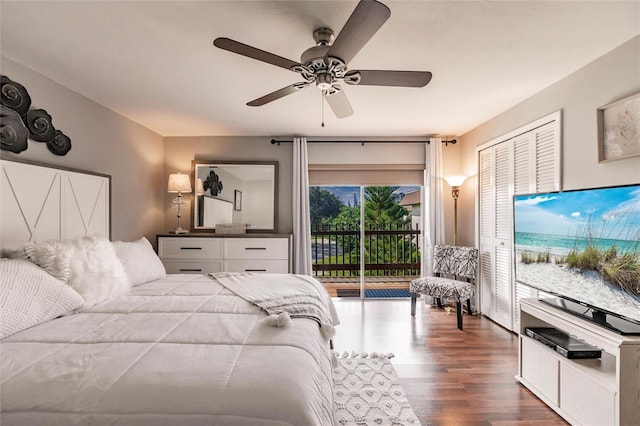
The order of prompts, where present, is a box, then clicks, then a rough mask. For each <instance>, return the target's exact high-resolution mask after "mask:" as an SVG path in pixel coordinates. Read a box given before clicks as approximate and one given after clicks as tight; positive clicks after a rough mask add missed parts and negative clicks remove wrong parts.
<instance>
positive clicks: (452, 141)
mask: <svg viewBox="0 0 640 426" xmlns="http://www.w3.org/2000/svg"><path fill="white" fill-rule="evenodd" d="M425 142H426V143H430V142H429V141H307V143H359V144H362V146H364V144H365V143H425ZM281 143H293V140H276V139H271V144H272V145H275V144H278V145H280V144H281ZM442 143H443V144H444V146H449V144H451V145H455V144H456V143H458V141H457V140H455V139H452V140H450V141H442Z"/></svg>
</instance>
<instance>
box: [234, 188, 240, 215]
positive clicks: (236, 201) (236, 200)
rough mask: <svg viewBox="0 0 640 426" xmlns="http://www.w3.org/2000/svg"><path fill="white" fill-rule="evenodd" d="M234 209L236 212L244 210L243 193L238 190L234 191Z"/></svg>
mask: <svg viewBox="0 0 640 426" xmlns="http://www.w3.org/2000/svg"><path fill="white" fill-rule="evenodd" d="M233 209H234V210H235V211H240V210H242V192H240V191H238V190H237V189H236V190H234V191H233Z"/></svg>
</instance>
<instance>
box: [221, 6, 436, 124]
mask: <svg viewBox="0 0 640 426" xmlns="http://www.w3.org/2000/svg"><path fill="white" fill-rule="evenodd" d="M390 15H391V11H390V10H389V8H388V7H387V6H385V5H384V4H382V3H380V2H378V1H375V0H360V2H359V3H358V5H357V6H356V8H355V9H354V11H353V13H352V14H351V16H350V17H349V20H348V21H347V23H346V24H345V25H344V27H343V28H342V31H340V33H339V34H338V36H337V37H335V40H334V36H333V31H332V30H331V29H330V28H325V27H322V28H317V29H316V30H315V31H314V32H313V39H314V40H315V42H316V45H315V46H313V47H311V48H309V49H307V50H305V51H304V52H303V53H302V56H301V58H300V62H296V61H292V60H290V59H287V58H283V57H281V56H278V55H275V54H273V53H269V52H265V51H264V50H260V49H257V48H255V47H252V46H249V45H247V44H244V43H240V42H238V41H235V40H231V39H229V38H226V37H219V38H216V39H215V40H214V41H213V45H214V46H216V47H219V48H220V49H224V50H228V51H230V52H233V53H237V54H238V55H243V56H246V57H248V58H252V59H256V60H258V61H262V62H266V63H268V64H271V65H275V66H277V67H281V68H285V69H288V70H291V71H293V72H296V73H298V74H300V75H301V76H302V78H303V79H304V81H301V82H298V83H293V84H292V85H290V86H286V87H283V88H282V89H279V90H276V91H275V92H271V93H269V94H267V95H265V96H262V97H260V98H257V99H254V100H252V101H251V102H248V103H247V105H249V106H261V105H265V104H267V103H269V102H273V101H275V100H277V99H280V98H283V97H285V96H287V95H290V94H292V93H295V92H298V91H300V90H302V89H304V88H306V87H308V86H309V85H311V84H312V83H315V85H316V87H318V89H320V90H321V91H322V95H323V97H324V98H325V99H326V100H327V103H328V104H329V106H330V107H331V109H332V110H333V113H334V114H335V115H336V117H338V118H344V117H348V116H350V115H352V114H353V109H352V108H351V104H350V103H349V100H348V99H347V97H346V95H345V93H344V91H343V89H342V87H341V86H340V85H339V84H338V82H340V81H343V82H345V83H346V84H350V85H354V86H397V87H424V86H426V85H427V84H428V83H429V81H431V76H432V74H431V73H430V72H428V71H384V70H348V68H347V64H348V63H349V62H350V61H351V60H352V59H353V58H354V57H355V56H356V54H357V53H358V52H359V51H360V49H362V47H363V46H364V45H365V44H366V43H367V42H368V41H369V39H371V37H373V35H374V34H375V33H376V32H377V31H378V30H379V29H380V27H382V25H383V24H384V23H385V22H386V21H387V19H389V16H390Z"/></svg>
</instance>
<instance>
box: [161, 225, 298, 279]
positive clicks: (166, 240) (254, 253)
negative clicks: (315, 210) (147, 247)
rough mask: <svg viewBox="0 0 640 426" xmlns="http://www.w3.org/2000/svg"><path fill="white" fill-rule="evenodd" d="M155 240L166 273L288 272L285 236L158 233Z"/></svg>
mask: <svg viewBox="0 0 640 426" xmlns="http://www.w3.org/2000/svg"><path fill="white" fill-rule="evenodd" d="M156 238H157V240H158V241H157V242H158V256H159V257H160V260H162V263H163V264H164V266H165V268H166V270H167V273H168V274H184V273H193V274H207V273H212V272H261V273H282V274H284V273H289V272H290V271H291V264H290V263H291V262H290V258H291V256H290V251H291V250H290V246H291V236H290V235H288V234H241V235H229V234H219V235H216V234H201V233H193V234H181V235H175V234H158V235H157V236H156Z"/></svg>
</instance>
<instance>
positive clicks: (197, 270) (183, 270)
mask: <svg viewBox="0 0 640 426" xmlns="http://www.w3.org/2000/svg"><path fill="white" fill-rule="evenodd" d="M180 272H202V269H200V268H180Z"/></svg>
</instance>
